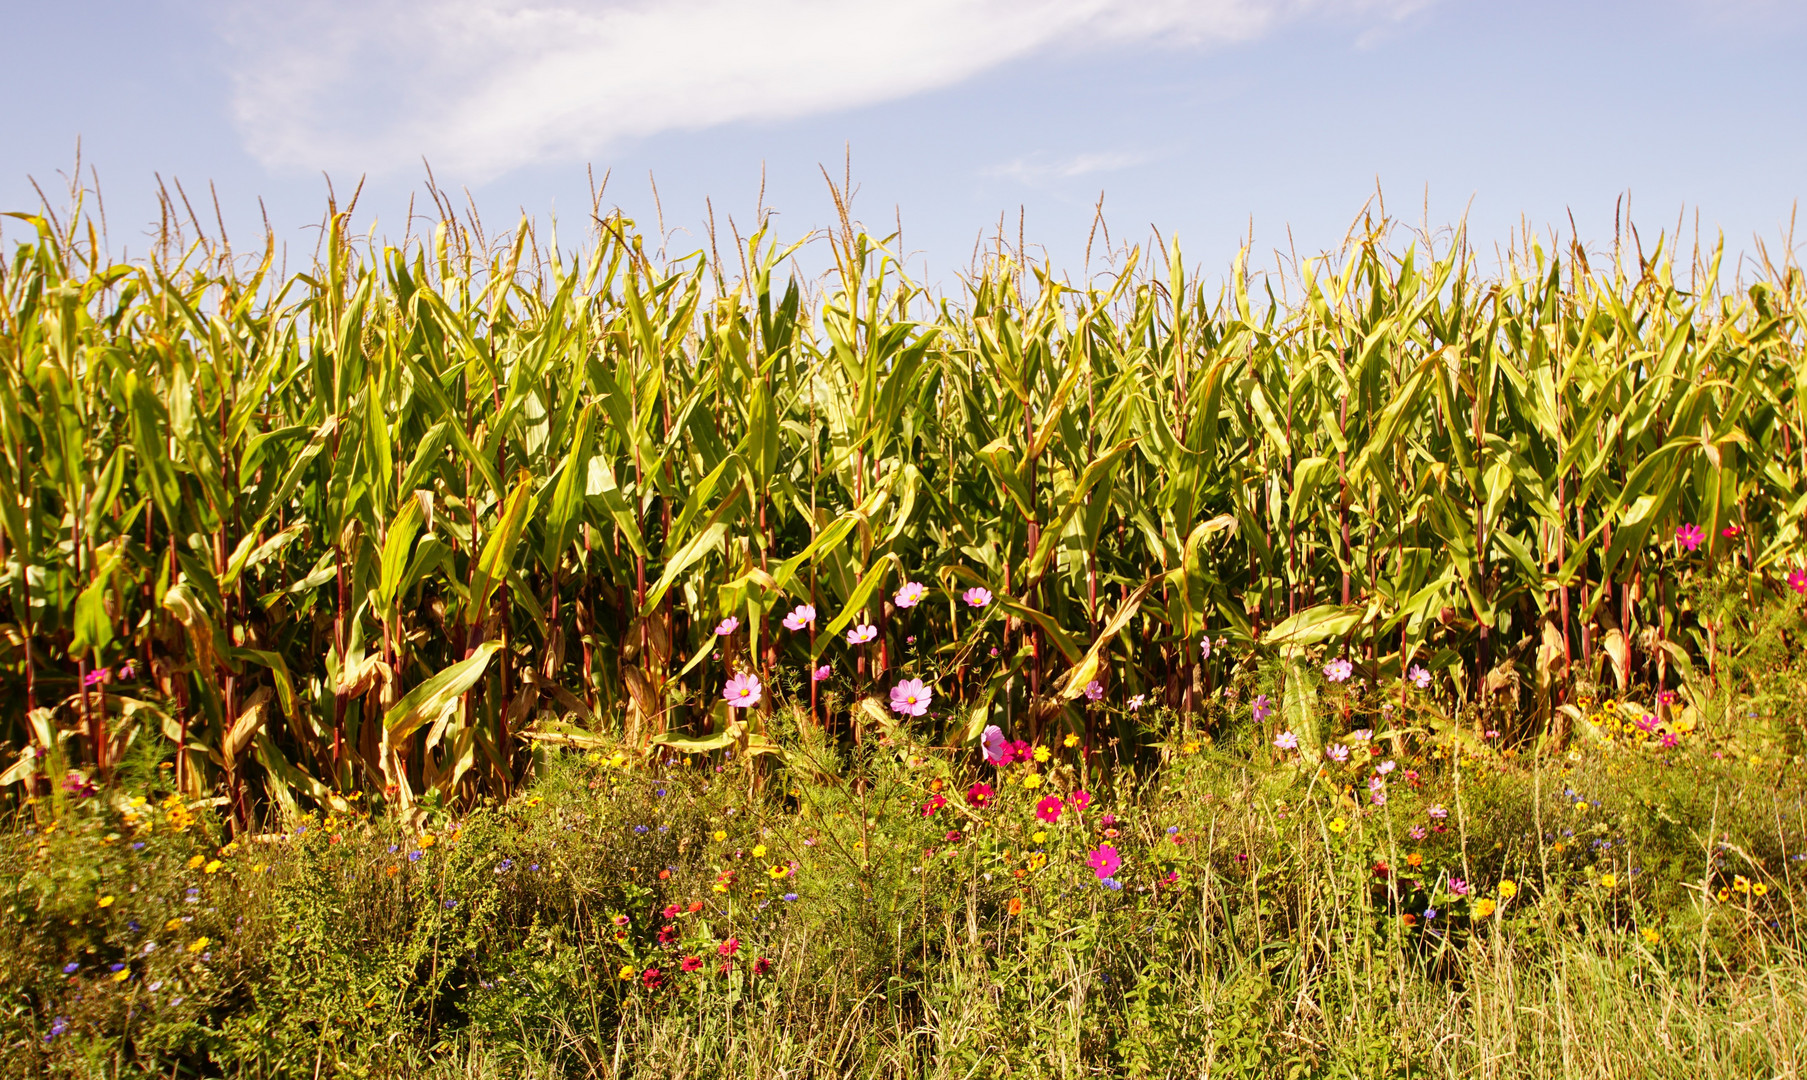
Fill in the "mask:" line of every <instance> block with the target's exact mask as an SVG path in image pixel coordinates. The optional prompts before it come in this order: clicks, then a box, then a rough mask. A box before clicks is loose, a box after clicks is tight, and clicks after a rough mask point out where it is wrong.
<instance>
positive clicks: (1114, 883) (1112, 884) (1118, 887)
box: [1098, 877, 1123, 892]
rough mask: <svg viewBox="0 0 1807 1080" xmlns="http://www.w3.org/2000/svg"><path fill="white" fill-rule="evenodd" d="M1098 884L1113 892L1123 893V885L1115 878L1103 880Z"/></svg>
mask: <svg viewBox="0 0 1807 1080" xmlns="http://www.w3.org/2000/svg"><path fill="white" fill-rule="evenodd" d="M1098 884H1100V885H1102V886H1104V887H1105V888H1107V889H1109V890H1110V891H1112V892H1122V891H1123V883H1122V882H1121V881H1118V880H1117V879H1116V878H1113V877H1107V878H1102V879H1100V880H1099V882H1098Z"/></svg>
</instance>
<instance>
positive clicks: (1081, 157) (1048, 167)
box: [980, 151, 1150, 183]
mask: <svg viewBox="0 0 1807 1080" xmlns="http://www.w3.org/2000/svg"><path fill="white" fill-rule="evenodd" d="M1148 160H1150V159H1149V155H1147V154H1138V153H1131V152H1128V151H1111V152H1105V153H1090V154H1074V155H1073V156H1071V157H1066V158H1060V159H1059V160H1056V161H1046V160H1043V159H1042V158H1040V157H1034V156H1032V157H1026V158H1021V157H1019V158H1014V159H1012V160H1010V161H1007V162H1005V163H1003V164H1002V165H993V166H990V167H989V168H986V169H984V170H983V171H982V172H981V173H980V175H982V176H992V177H1002V178H1004V179H1009V180H1017V181H1021V182H1023V183H1039V182H1041V181H1044V180H1067V179H1071V178H1073V177H1075V176H1086V175H1089V174H1091V173H1102V172H1117V171H1119V170H1122V169H1129V168H1134V167H1135V166H1137V165H1141V164H1144V163H1145V162H1147V161H1148Z"/></svg>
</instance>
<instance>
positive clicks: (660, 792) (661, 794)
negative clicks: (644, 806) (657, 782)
mask: <svg viewBox="0 0 1807 1080" xmlns="http://www.w3.org/2000/svg"><path fill="white" fill-rule="evenodd" d="M653 794H654V795H657V796H658V797H659V798H661V799H663V798H664V797H665V789H664V788H656V789H654V791H653Z"/></svg>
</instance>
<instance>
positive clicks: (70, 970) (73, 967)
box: [63, 960, 82, 975]
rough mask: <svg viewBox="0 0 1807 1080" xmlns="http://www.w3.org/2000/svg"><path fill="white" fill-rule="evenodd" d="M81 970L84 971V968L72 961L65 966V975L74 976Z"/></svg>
mask: <svg viewBox="0 0 1807 1080" xmlns="http://www.w3.org/2000/svg"><path fill="white" fill-rule="evenodd" d="M81 969H82V966H81V965H80V964H78V963H76V962H74V961H73V960H72V961H70V962H69V963H67V964H64V965H63V974H65V975H73V974H75V973H76V972H78V971H80V970H81Z"/></svg>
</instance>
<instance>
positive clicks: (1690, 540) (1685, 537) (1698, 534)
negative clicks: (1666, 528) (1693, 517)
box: [1675, 523, 1707, 551]
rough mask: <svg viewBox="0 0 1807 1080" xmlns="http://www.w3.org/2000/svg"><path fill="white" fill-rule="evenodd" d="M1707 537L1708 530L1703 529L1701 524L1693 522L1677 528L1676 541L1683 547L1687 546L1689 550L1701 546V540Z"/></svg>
mask: <svg viewBox="0 0 1807 1080" xmlns="http://www.w3.org/2000/svg"><path fill="white" fill-rule="evenodd" d="M1706 538H1707V533H1706V530H1705V529H1702V528H1701V527H1700V526H1699V525H1695V524H1692V523H1690V524H1687V525H1683V526H1682V527H1681V528H1679V529H1677V530H1675V542H1676V543H1678V544H1680V545H1681V546H1682V547H1684V548H1687V549H1688V550H1689V551H1693V550H1694V549H1695V548H1697V547H1699V546H1700V542H1701V541H1702V540H1705V539H1706Z"/></svg>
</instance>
